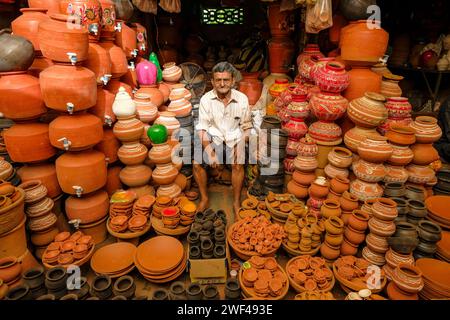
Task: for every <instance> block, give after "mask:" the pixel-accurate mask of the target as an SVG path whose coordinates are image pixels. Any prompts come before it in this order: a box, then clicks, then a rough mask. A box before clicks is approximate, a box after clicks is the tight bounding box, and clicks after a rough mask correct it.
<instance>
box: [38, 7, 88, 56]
mask: <svg viewBox="0 0 450 320" xmlns="http://www.w3.org/2000/svg"><path fill="white" fill-rule="evenodd" d="M50 18H51V19H50V20H47V21H42V22H41V23H40V24H39V32H38V39H39V45H40V48H41V51H42V54H43V55H44V56H45V57H46V58H49V59H52V60H53V61H57V62H64V63H76V62H82V61H85V60H87V59H88V52H89V40H88V38H89V33H88V31H87V30H85V29H82V28H73V27H71V26H73V23H74V22H76V17H73V16H67V15H62V14H52V15H51V16H50ZM69 52H70V53H74V54H76V57H73V56H71V55H68V54H67V53H69Z"/></svg>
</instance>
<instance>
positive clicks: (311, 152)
mask: <svg viewBox="0 0 450 320" xmlns="http://www.w3.org/2000/svg"><path fill="white" fill-rule="evenodd" d="M318 152H319V149H318V147H317V144H316V142H315V141H314V139H312V138H311V137H310V136H309V135H308V134H306V135H305V137H303V138H301V139H300V141H299V143H298V146H297V155H300V156H310V157H313V156H317V153H318Z"/></svg>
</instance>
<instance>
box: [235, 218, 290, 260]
mask: <svg viewBox="0 0 450 320" xmlns="http://www.w3.org/2000/svg"><path fill="white" fill-rule="evenodd" d="M285 236H286V234H285V232H284V230H283V227H281V226H280V225H278V224H274V223H271V222H270V221H269V220H268V219H267V218H266V217H264V216H260V217H257V218H250V217H247V218H245V219H242V220H239V221H237V222H235V223H234V224H233V225H231V227H230V228H228V232H227V241H228V243H229V245H230V246H231V248H232V249H233V251H234V252H235V253H236V255H237V256H238V257H239V258H241V259H242V260H248V259H250V258H251V257H252V256H273V255H275V252H276V251H277V250H278V249H279V248H280V246H281V242H282V241H283V239H284V238H285Z"/></svg>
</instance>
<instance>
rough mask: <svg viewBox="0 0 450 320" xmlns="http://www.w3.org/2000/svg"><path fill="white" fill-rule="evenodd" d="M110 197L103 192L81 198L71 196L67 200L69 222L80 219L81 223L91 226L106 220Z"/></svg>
mask: <svg viewBox="0 0 450 320" xmlns="http://www.w3.org/2000/svg"><path fill="white" fill-rule="evenodd" d="M108 209H109V197H108V193H106V192H105V191H103V190H99V191H96V192H93V193H91V194H89V195H85V196H83V197H81V198H77V197H74V196H71V197H69V198H67V200H66V214H67V218H68V219H69V220H72V219H80V220H81V221H80V223H82V224H89V223H93V222H95V221H98V220H100V219H102V218H104V217H105V216H106V215H107V214H108Z"/></svg>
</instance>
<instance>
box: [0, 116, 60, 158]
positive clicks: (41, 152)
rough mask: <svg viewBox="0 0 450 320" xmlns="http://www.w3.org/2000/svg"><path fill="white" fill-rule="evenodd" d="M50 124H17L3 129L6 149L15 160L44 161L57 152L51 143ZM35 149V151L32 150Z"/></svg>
mask: <svg viewBox="0 0 450 320" xmlns="http://www.w3.org/2000/svg"><path fill="white" fill-rule="evenodd" d="M48 132H49V128H48V124H44V123H23V124H15V125H13V126H12V127H10V128H8V129H7V130H4V131H3V137H4V139H5V145H6V150H7V151H8V154H9V156H10V157H11V159H12V160H13V161H15V162H25V163H33V162H39V161H44V160H47V159H49V158H51V157H52V156H54V155H55V154H56V149H55V148H54V147H53V146H52V145H51V144H50V139H49V134H48ZM30 150H33V152H30Z"/></svg>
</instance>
